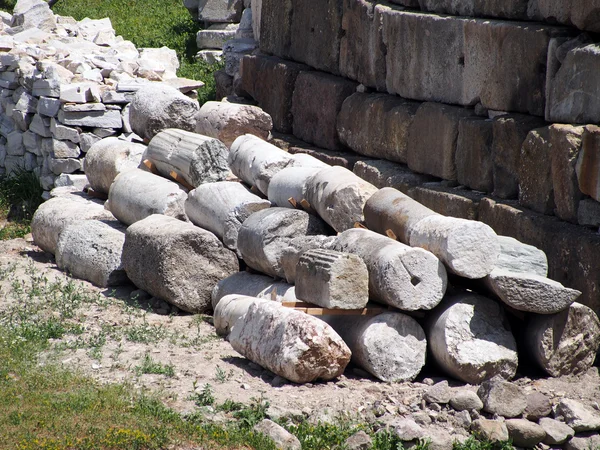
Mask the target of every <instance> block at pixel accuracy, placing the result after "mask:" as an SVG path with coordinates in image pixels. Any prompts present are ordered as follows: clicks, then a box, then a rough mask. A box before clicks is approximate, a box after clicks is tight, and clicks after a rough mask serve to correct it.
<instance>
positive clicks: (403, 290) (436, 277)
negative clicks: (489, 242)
mask: <svg viewBox="0 0 600 450" xmlns="http://www.w3.org/2000/svg"><path fill="white" fill-rule="evenodd" d="M333 248H334V250H337V251H341V252H346V253H354V254H356V255H358V256H360V257H361V258H362V259H363V261H364V262H365V264H366V265H367V269H368V271H369V293H370V296H371V298H372V299H373V300H376V301H378V302H381V303H385V304H387V305H391V306H394V307H396V308H398V309H402V310H405V311H415V310H419V309H425V310H427V309H432V308H433V307H435V306H436V305H437V304H438V303H439V302H440V301H441V300H442V297H443V296H444V293H445V292H446V286H447V282H448V279H447V274H446V270H445V269H444V266H443V264H442V263H441V262H440V261H439V260H438V259H437V258H436V257H435V256H434V255H433V254H432V253H430V252H428V251H426V250H423V249H421V248H412V247H409V246H407V245H404V244H401V243H400V242H397V241H394V240H392V239H390V238H388V237H385V236H381V235H380V234H377V233H375V232H373V231H369V230H364V229H360V228H354V229H351V230H347V231H344V232H343V233H340V234H339V235H338V237H337V240H336V243H335V244H334V247H333Z"/></svg>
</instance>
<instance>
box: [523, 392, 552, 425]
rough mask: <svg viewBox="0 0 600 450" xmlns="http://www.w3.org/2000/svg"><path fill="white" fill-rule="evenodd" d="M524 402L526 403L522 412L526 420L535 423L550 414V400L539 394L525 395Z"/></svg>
mask: <svg viewBox="0 0 600 450" xmlns="http://www.w3.org/2000/svg"><path fill="white" fill-rule="evenodd" d="M525 400H526V401H527V406H526V407H525V412H524V416H525V418H526V419H529V420H531V421H534V422H535V421H537V420H539V419H541V418H543V417H546V416H549V415H550V414H551V413H552V403H551V402H550V398H549V397H548V396H546V395H545V394H542V393H541V392H531V393H529V394H527V397H526V398H525Z"/></svg>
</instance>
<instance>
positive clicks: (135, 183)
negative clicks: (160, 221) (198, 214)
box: [105, 169, 187, 225]
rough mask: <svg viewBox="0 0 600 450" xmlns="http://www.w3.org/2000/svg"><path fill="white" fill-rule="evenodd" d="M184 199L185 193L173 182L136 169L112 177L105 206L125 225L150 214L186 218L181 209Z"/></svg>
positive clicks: (182, 208)
mask: <svg viewBox="0 0 600 450" xmlns="http://www.w3.org/2000/svg"><path fill="white" fill-rule="evenodd" d="M186 199H187V193H186V192H185V191H184V190H183V189H182V188H181V186H179V185H178V184H177V183H175V182H173V181H169V180H167V179H166V178H162V177H160V176H158V175H154V174H152V173H150V172H145V171H143V170H139V169H136V170H130V171H127V172H123V173H121V174H119V175H118V176H117V177H116V178H115V181H114V182H113V184H112V186H111V187H110V191H109V193H108V202H107V203H106V204H105V207H106V209H108V210H109V211H110V212H111V213H113V215H114V216H115V217H116V218H117V219H119V221H120V222H122V223H124V224H125V225H131V224H133V223H135V222H137V221H138V220H142V219H145V218H146V217H148V216H151V215H152V214H163V215H165V216H171V217H174V218H176V219H180V220H187V217H186V215H185V211H184V203H185V200H186Z"/></svg>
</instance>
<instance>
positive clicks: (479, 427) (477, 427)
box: [471, 419, 509, 442]
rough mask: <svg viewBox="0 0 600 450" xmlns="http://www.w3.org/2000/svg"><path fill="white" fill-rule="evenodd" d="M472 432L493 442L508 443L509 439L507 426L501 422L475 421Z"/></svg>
mask: <svg viewBox="0 0 600 450" xmlns="http://www.w3.org/2000/svg"><path fill="white" fill-rule="evenodd" d="M471 431H472V432H474V433H477V434H479V435H480V436H481V437H482V438H483V439H485V440H489V441H492V442H498V441H500V442H503V441H508V438H509V436H508V429H507V428H506V424H505V423H504V422H503V421H500V420H488V419H477V420H474V421H473V423H472V424H471Z"/></svg>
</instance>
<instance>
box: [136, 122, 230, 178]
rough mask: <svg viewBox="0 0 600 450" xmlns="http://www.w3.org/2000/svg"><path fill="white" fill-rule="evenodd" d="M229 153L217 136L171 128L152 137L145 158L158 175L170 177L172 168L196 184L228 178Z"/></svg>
mask: <svg viewBox="0 0 600 450" xmlns="http://www.w3.org/2000/svg"><path fill="white" fill-rule="evenodd" d="M228 153H229V152H228V150H227V147H225V145H224V144H223V143H222V142H221V141H219V140H218V139H215V138H213V137H208V136H203V135H201V134H197V133H190V132H189V131H185V130H178V129H174V128H170V129H168V130H164V131H161V132H160V133H158V134H157V135H156V136H154V137H153V138H152V140H151V141H150V143H149V144H148V149H147V150H146V153H145V154H144V158H145V159H148V160H150V161H152V162H153V163H154V165H155V166H156V169H157V170H158V172H159V173H160V174H161V175H163V176H165V177H169V176H171V172H175V173H177V174H178V175H181V176H182V177H183V179H184V180H185V181H186V182H187V183H188V184H190V185H191V186H195V187H196V186H200V185H201V184H203V183H213V182H215V181H223V180H225V178H227V175H228V174H229V165H228V164H227V154H228Z"/></svg>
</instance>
